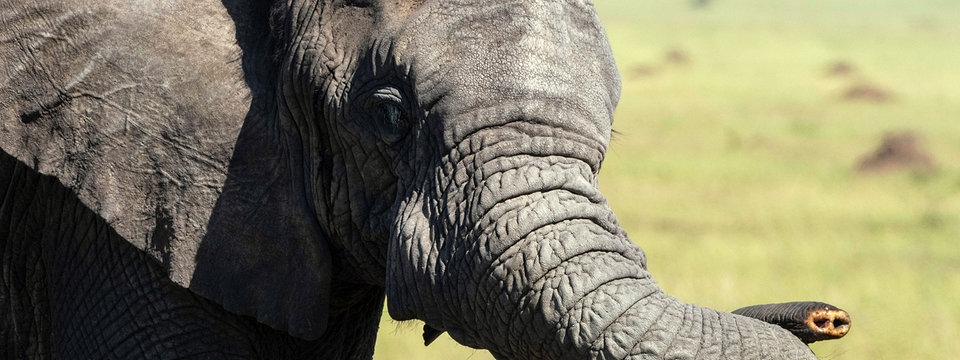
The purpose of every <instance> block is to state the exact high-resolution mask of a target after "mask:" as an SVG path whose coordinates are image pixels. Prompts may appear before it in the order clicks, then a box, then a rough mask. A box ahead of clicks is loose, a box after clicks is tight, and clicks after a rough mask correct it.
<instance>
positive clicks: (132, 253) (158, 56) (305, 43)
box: [0, 0, 849, 359]
mask: <svg viewBox="0 0 960 360" xmlns="http://www.w3.org/2000/svg"><path fill="white" fill-rule="evenodd" d="M0 2H2V3H0V25H2V26H0V147H2V152H0V264H2V274H0V275H2V277H0V357H2V358H5V359H6V358H76V359H108V358H109V359H114V358H116V359H119V358H135V359H143V358H149V359H154V358H158V359H159V358H163V359H167V358H171V359H172V358H193V357H197V358H267V359H279V358H324V359H326V358H370V357H372V354H373V344H374V341H375V337H376V331H377V328H378V322H379V320H380V315H381V311H382V309H383V303H384V299H386V300H387V302H388V310H389V313H390V316H391V317H393V318H394V319H398V320H406V319H421V320H423V321H424V322H425V323H426V324H427V326H426V327H425V334H424V336H425V338H426V340H427V342H428V343H429V341H430V340H431V339H432V338H434V337H435V336H436V335H438V334H439V333H441V332H443V331H446V332H448V333H449V334H450V336H452V337H453V338H454V339H455V340H456V341H458V342H460V343H461V344H464V345H466V346H470V347H475V348H482V349H488V350H489V351H490V352H491V353H492V354H494V355H495V356H496V357H498V358H505V359H538V358H542V359H561V358H562V359H573V358H664V359H674V358H677V359H680V358H684V359H694V358H696V359H719V358H727V359H769V358H789V359H802V358H814V355H813V354H812V352H811V351H810V350H809V348H808V347H807V346H806V345H805V344H804V342H810V341H813V340H818V339H821V338H829V337H835V336H838V335H842V333H843V332H845V331H846V329H847V328H848V327H849V318H848V317H847V315H846V314H845V313H843V312H842V310H839V309H836V308H833V307H831V306H828V305H825V304H820V303H791V304H778V305H764V306H759V307H751V308H746V309H745V310H743V311H740V312H741V313H743V314H744V315H747V316H740V315H734V314H731V313H725V312H720V311H715V310H711V309H708V308H703V307H699V306H695V305H690V304H686V303H683V302H681V301H680V300H678V299H676V298H673V297H671V296H669V295H667V294H665V293H664V292H663V291H662V290H661V289H660V288H659V287H658V286H657V285H656V284H655V283H654V281H653V279H652V278H651V276H650V274H649V273H648V271H647V270H646V265H645V258H644V254H643V252H642V251H641V250H640V249H639V248H637V247H636V246H635V245H633V244H632V243H631V242H630V240H629V239H628V238H627V236H626V234H625V233H624V231H623V230H622V229H621V227H620V226H619V225H618V224H617V221H616V219H615V217H614V215H613V213H612V212H611V210H610V209H609V208H608V206H607V203H606V200H605V199H604V197H603V196H602V195H601V193H600V192H599V191H598V189H597V174H598V172H599V169H600V164H601V160H602V159H603V157H604V153H605V150H606V147H607V144H608V141H609V137H610V132H611V121H612V116H613V110H614V107H615V106H616V103H617V101H618V96H619V75H618V73H617V71H616V68H615V64H614V60H613V57H612V55H611V51H610V49H609V45H608V43H607V40H606V38H605V35H604V33H603V30H602V28H601V26H600V24H599V22H598V20H597V17H596V14H595V12H594V9H593V6H592V4H591V3H590V2H589V1H588V0H575V1H539V0H537V1H507V2H501V1H480V0H410V1H406V0H391V1H386V0H382V1H381V0H315V1H306V0H285V1H279V0H278V1H256V0H235V1H228V0H224V1H223V2H222V3H221V2H212V1H199V0H190V1H187V0H170V1H162V2H149V1H134V0H106V1H85V0H58V1H51V0H36V1H11V0H2V1H0ZM748 316H749V317H748ZM751 317H753V318H751ZM754 318H756V319H754ZM757 319H760V320H757ZM761 320H767V322H765V321H761ZM771 323H773V324H771ZM777 325H780V326H777ZM791 326H793V327H794V328H791ZM785 328H786V329H789V330H790V331H788V330H786V329H785ZM805 334H806V335H805Z"/></svg>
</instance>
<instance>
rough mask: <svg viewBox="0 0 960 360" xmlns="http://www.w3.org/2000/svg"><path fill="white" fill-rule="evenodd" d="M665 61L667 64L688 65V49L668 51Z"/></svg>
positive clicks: (664, 57)
mask: <svg viewBox="0 0 960 360" xmlns="http://www.w3.org/2000/svg"><path fill="white" fill-rule="evenodd" d="M663 59H664V61H666V62H667V64H673V65H686V64H689V63H690V55H688V54H687V52H686V51H683V50H680V49H672V50H669V51H667V53H666V55H664V56H663Z"/></svg>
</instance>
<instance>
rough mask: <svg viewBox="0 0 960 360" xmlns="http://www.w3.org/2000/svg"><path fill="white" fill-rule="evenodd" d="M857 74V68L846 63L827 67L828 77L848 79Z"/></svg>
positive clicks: (838, 62)
mask: <svg viewBox="0 0 960 360" xmlns="http://www.w3.org/2000/svg"><path fill="white" fill-rule="evenodd" d="M856 72H857V67H856V66H854V65H853V64H851V63H849V62H846V61H842V60H841V61H836V62H834V63H833V64H830V66H828V67H827V76H830V77H846V76H850V75H853V74H855V73H856Z"/></svg>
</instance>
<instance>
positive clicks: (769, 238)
mask: <svg viewBox="0 0 960 360" xmlns="http://www.w3.org/2000/svg"><path fill="white" fill-rule="evenodd" d="M689 4H690V2H688V1H679V0H672V1H663V0H645V1H636V0H600V1H598V2H597V4H596V7H597V11H598V12H599V14H600V17H601V20H602V21H603V23H604V26H605V27H606V29H607V32H608V35H609V38H610V41H611V44H612V46H613V49H614V53H615V55H616V58H617V63H618V65H619V67H620V70H621V74H622V77H623V94H622V97H621V101H620V105H619V107H618V111H617V114H616V121H615V124H614V128H615V129H616V130H617V131H618V132H619V133H620V134H619V135H618V136H616V138H615V139H614V141H613V142H612V143H611V146H610V149H609V152H608V154H607V158H606V160H605V163H604V168H603V171H602V172H601V189H602V190H603V192H604V194H606V195H607V197H608V198H609V199H610V203H611V206H612V207H613V208H614V210H615V212H616V213H617V216H618V217H619V219H620V221H621V223H622V224H623V226H624V227H625V228H626V230H627V231H628V233H629V234H630V236H631V238H632V239H633V240H634V241H635V242H636V243H637V244H639V245H640V246H641V247H643V249H644V251H646V253H647V256H648V258H649V267H650V270H651V272H652V273H653V275H654V277H655V278H656V279H657V281H658V282H659V284H660V285H661V286H662V287H663V288H664V289H666V290H667V291H668V292H669V293H671V294H673V295H675V296H677V297H679V298H681V299H683V300H685V301H688V302H692V303H696V304H700V305H705V306H710V307H714V308H718V309H723V310H732V309H735V308H737V307H740V306H744V305H750V304H757V303H765V302H779V301H789V300H803V299H810V300H823V301H827V302H830V303H834V304H836V305H838V306H841V307H843V308H845V309H846V310H848V311H850V312H851V313H852V315H853V319H854V325H853V329H852V331H851V333H850V335H848V336H847V337H846V338H844V339H842V340H838V341H831V342H824V343H818V344H814V345H813V346H812V347H813V349H814V350H815V351H816V352H817V353H818V354H819V355H820V356H821V357H823V358H829V359H941V358H948V357H950V356H953V355H954V354H958V353H960V341H957V339H960V67H958V66H960V2H957V1H952V0H941V1H936V0H871V1H866V0H863V1H855V0H850V1H835V0H789V1H788V0H784V1H769V0H740V1H733V0H730V1H726V0H715V1H714V3H713V4H711V5H710V6H709V7H707V8H704V9H699V10H694V9H691V8H690V6H689ZM671 50H679V51H682V52H683V53H685V54H686V55H687V57H688V58H689V61H688V62H687V63H686V64H671V63H669V62H667V61H666V60H665V56H666V54H667V52H669V51H671ZM836 61H845V62H848V63H850V64H853V66H854V67H855V68H856V71H855V73H853V74H851V75H848V76H845V77H829V76H826V75H825V72H826V69H827V68H828V66H829V65H830V64H832V63H834V62H836ZM640 67H644V68H646V69H648V72H652V74H647V75H638V74H637V72H638V71H637V69H638V68H640ZM855 83H870V84H874V85H875V86H878V87H882V88H884V89H887V90H889V91H890V92H892V93H893V94H894V96H895V98H894V100H893V101H890V102H885V103H871V102H851V101H845V100H843V99H842V97H841V94H842V93H843V92H844V91H845V90H846V89H847V88H848V87H850V86H852V85H853V84H855ZM901 129H910V130H913V131H916V132H917V133H919V134H920V135H921V136H922V137H923V140H924V146H925V148H926V149H927V150H929V152H930V153H931V154H932V155H933V156H934V157H935V159H936V161H937V164H938V165H939V167H940V170H939V171H938V172H937V173H935V174H932V175H922V174H911V173H893V174H885V175H863V174H858V173H857V172H856V171H855V164H856V162H857V160H858V158H859V157H861V156H863V155H864V154H866V153H868V152H869V151H871V150H872V149H873V148H874V147H875V146H876V145H877V143H878V141H879V139H880V137H881V136H882V134H883V133H885V132H887V131H891V130H901ZM386 319H387V318H386V317H385V320H386ZM381 327H382V330H381V334H380V340H379V342H378V347H377V355H376V358H377V359H400V358H431V359H440V358H442V359H467V358H470V359H487V358H490V356H489V354H487V353H486V352H485V351H482V350H472V349H467V348H464V347H461V346H459V345H456V344H455V343H454V342H453V341H452V340H450V339H449V337H447V336H443V337H441V339H440V340H438V343H435V344H434V345H431V346H430V347H428V348H423V346H422V344H421V343H420V340H419V337H420V333H419V329H420V325H419V324H417V325H412V326H404V325H401V326H400V328H399V330H397V326H395V325H393V324H392V323H391V322H390V321H389V320H386V321H384V322H383V323H382V325H381Z"/></svg>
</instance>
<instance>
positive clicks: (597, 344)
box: [581, 278, 657, 351]
mask: <svg viewBox="0 0 960 360" xmlns="http://www.w3.org/2000/svg"><path fill="white" fill-rule="evenodd" d="M632 279H636V280H640V281H644V280H649V279H648V278H632ZM624 280H630V278H627V279H615V280H614V281H624ZM596 290H599V288H597V289H596ZM656 293H657V292H656V291H650V292H649V293H646V294H643V295H641V296H639V297H638V298H637V299H635V300H634V301H633V302H632V303H631V304H630V305H629V306H626V307H624V308H623V310H622V311H621V312H620V314H618V315H617V316H616V317H614V318H613V319H612V321H610V322H609V323H607V324H606V325H604V326H603V327H602V328H601V329H599V331H598V332H597V334H596V335H597V336H596V338H595V339H594V340H593V341H591V342H590V349H591V350H593V351H602V349H603V346H602V343H605V342H606V341H607V340H608V339H607V338H606V337H605V336H604V334H606V333H607V331H608V330H609V329H610V327H612V326H613V325H614V324H617V323H618V321H620V320H621V319H623V317H624V315H626V314H627V312H629V311H631V309H633V308H634V307H636V306H637V304H639V303H640V302H643V301H647V300H648V299H649V297H650V296H654V295H655V294H656ZM588 295H589V294H588ZM604 295H606V294H604ZM586 298H587V296H584V299H586ZM581 301H582V300H581Z"/></svg>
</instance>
